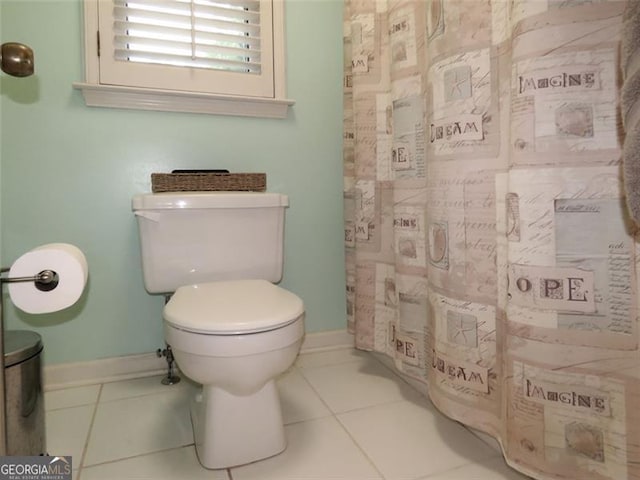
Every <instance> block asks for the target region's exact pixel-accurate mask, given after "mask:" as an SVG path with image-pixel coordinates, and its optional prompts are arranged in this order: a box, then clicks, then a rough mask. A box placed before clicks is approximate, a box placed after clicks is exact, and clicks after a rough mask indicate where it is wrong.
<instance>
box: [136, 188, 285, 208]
mask: <svg viewBox="0 0 640 480" xmlns="http://www.w3.org/2000/svg"><path fill="white" fill-rule="evenodd" d="M287 206H289V197H287V196H286V195H284V194H282V193H275V192H163V193H140V194H137V195H134V196H133V199H132V200H131V209H132V210H133V211H134V212H135V211H136V210H158V209H166V210H172V209H183V208H260V207H287Z"/></svg>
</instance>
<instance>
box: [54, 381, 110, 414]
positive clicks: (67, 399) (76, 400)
mask: <svg viewBox="0 0 640 480" xmlns="http://www.w3.org/2000/svg"><path fill="white" fill-rule="evenodd" d="M99 393H100V385H88V386H86V387H74V388H65V389H63V390H51V391H48V392H44V408H45V409H46V410H57V409H59V408H69V407H78V406H80V405H91V404H93V403H96V402H97V401H98V394H99Z"/></svg>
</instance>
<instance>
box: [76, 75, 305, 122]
mask: <svg viewBox="0 0 640 480" xmlns="http://www.w3.org/2000/svg"><path fill="white" fill-rule="evenodd" d="M73 88H75V89H78V90H82V95H83V97H84V101H85V103H86V104H87V105H88V106H90V107H111V108H128V109H136V110H158V111H164V112H184V113H205V114H213V115H236V116H242V117H261V118H287V114H288V111H289V107H290V106H291V105H293V104H294V103H295V101H294V100H289V99H277V98H275V99H274V98H257V97H234V96H227V95H214V94H207V93H192V92H181V91H176V90H155V89H149V88H136V87H121V86H115V85H98V84H93V83H81V82H76V83H74V84H73Z"/></svg>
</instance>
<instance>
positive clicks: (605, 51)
mask: <svg viewBox="0 0 640 480" xmlns="http://www.w3.org/2000/svg"><path fill="white" fill-rule="evenodd" d="M634 1H635V0H634ZM625 7H626V2H621V1H607V0H431V1H425V0H422V1H414V0H410V1H401V0H378V1H373V0H350V1H349V0H347V1H346V3H345V16H344V46H345V48H344V52H345V76H344V171H345V175H344V184H345V187H344V198H345V244H346V264H347V313H348V326H349V329H350V331H352V332H353V333H354V334H355V341H356V346H357V347H358V348H361V349H365V350H372V351H376V352H383V353H385V354H386V355H388V356H390V357H391V358H393V360H394V362H395V365H396V367H397V368H398V369H399V370H400V371H401V372H403V373H404V374H406V375H409V376H411V377H413V378H415V379H418V380H420V381H422V382H425V383H426V384H428V392H429V396H430V398H431V400H432V401H433V403H434V404H435V405H436V406H437V407H438V408H439V409H440V410H441V411H442V412H443V413H445V414H446V415H448V416H450V417H451V418H453V419H455V420H458V421H460V422H462V423H464V424H466V425H468V426H470V427H473V428H476V429H479V430H482V431H484V432H487V433H489V434H490V435H492V436H494V437H495V438H497V439H498V440H499V442H500V443H501V445H502V448H503V452H504V455H505V458H506V460H507V462H508V463H509V464H510V465H511V466H513V467H515V468H516V469H518V470H520V471H522V472H524V473H526V474H528V475H530V476H532V477H534V478H538V479H580V480H596V479H597V480H627V479H640V355H639V353H638V318H637V315H638V313H637V305H638V295H637V273H636V259H637V258H638V257H639V256H638V243H637V242H636V240H635V232H636V229H637V226H636V224H635V223H634V222H633V221H632V220H631V219H630V217H629V215H628V213H627V209H626V205H625V199H624V194H623V183H622V178H621V163H622V160H621V144H622V141H623V139H624V133H623V129H622V126H621V120H620V113H619V111H620V110H619V98H620V84H621V73H620V36H621V25H622V15H623V13H624V9H625Z"/></svg>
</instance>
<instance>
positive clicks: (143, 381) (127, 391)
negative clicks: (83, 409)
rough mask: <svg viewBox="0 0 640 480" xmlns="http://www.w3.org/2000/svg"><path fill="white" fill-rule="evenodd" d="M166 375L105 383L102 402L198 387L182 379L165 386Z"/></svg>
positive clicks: (101, 395) (101, 396)
mask: <svg viewBox="0 0 640 480" xmlns="http://www.w3.org/2000/svg"><path fill="white" fill-rule="evenodd" d="M163 378H164V375H160V376H153V377H144V378H136V379H133V380H122V381H119V382H110V383H105V384H104V385H103V386H102V393H101V394H100V401H101V402H111V401H113V400H121V399H123V398H131V397H139V396H142V395H149V394H156V393H167V392H172V391H175V390H194V389H196V388H197V386H196V385H195V384H194V383H192V382H191V381H190V380H189V379H187V378H184V376H182V378H181V379H180V382H178V383H176V384H174V385H163V384H162V383H161V380H162V379H163Z"/></svg>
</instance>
